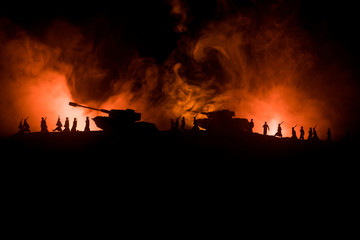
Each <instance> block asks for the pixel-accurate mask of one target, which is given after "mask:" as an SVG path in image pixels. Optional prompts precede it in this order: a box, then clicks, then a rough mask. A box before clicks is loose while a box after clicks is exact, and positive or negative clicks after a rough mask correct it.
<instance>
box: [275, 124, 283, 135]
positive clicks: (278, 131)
mask: <svg viewBox="0 0 360 240" xmlns="http://www.w3.org/2000/svg"><path fill="white" fill-rule="evenodd" d="M283 122H284V121H282V122H281V123H279V125H278V129H277V132H276V133H275V135H274V136H275V137H280V138H282V133H281V130H282V129H281V124H283Z"/></svg>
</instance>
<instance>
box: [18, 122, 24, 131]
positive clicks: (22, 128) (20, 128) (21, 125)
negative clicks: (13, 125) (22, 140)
mask: <svg viewBox="0 0 360 240" xmlns="http://www.w3.org/2000/svg"><path fill="white" fill-rule="evenodd" d="M18 129H19V133H23V132H24V125H23V124H22V119H21V120H20V123H19V126H18Z"/></svg>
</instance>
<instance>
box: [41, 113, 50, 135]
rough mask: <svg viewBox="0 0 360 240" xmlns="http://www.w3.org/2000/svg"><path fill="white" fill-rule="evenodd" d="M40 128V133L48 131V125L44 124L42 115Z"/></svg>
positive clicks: (44, 119) (44, 120)
mask: <svg viewBox="0 0 360 240" xmlns="http://www.w3.org/2000/svg"><path fill="white" fill-rule="evenodd" d="M40 128H41V132H42V133H47V132H49V130H48V127H47V125H46V118H43V117H42V118H41V124H40Z"/></svg>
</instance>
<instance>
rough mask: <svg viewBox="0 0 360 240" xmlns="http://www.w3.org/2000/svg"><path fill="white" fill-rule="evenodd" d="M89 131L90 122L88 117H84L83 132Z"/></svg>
mask: <svg viewBox="0 0 360 240" xmlns="http://www.w3.org/2000/svg"><path fill="white" fill-rule="evenodd" d="M89 131H90V120H89V117H86V120H85V129H84V132H89Z"/></svg>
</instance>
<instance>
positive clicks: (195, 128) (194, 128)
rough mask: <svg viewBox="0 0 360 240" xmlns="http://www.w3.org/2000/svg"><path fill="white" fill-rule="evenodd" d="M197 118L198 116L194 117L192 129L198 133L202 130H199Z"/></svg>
mask: <svg viewBox="0 0 360 240" xmlns="http://www.w3.org/2000/svg"><path fill="white" fill-rule="evenodd" d="M196 117H197V114H196V116H195V117H194V121H193V124H194V126H193V127H192V130H193V131H195V132H198V131H200V129H199V125H198V122H197V120H196Z"/></svg>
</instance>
